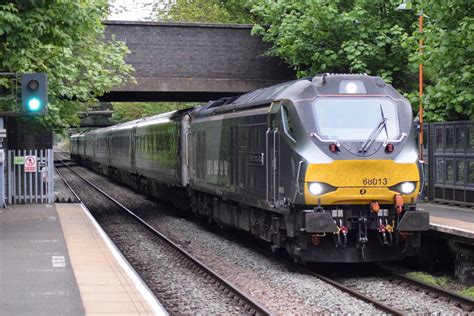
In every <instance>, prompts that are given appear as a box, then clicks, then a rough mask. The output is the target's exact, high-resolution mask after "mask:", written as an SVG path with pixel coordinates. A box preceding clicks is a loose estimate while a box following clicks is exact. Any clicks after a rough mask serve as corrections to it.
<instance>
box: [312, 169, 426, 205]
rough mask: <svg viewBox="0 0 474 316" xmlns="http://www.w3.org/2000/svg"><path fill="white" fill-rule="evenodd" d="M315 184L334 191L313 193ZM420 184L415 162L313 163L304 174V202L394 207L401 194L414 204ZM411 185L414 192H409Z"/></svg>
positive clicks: (405, 199) (405, 200)
mask: <svg viewBox="0 0 474 316" xmlns="http://www.w3.org/2000/svg"><path fill="white" fill-rule="evenodd" d="M313 183H322V184H324V185H325V186H327V187H331V188H333V189H332V190H326V191H323V192H322V193H321V194H319V195H318V194H313V193H314V192H311V190H310V189H311V186H312V184H313ZM419 183H420V176H419V171H418V167H417V165H416V163H396V162H394V161H392V160H336V161H333V162H331V163H325V164H310V165H309V166H308V168H307V171H306V175H305V202H306V204H308V205H317V204H323V205H331V204H367V203H370V202H372V201H379V203H381V204H393V201H394V196H395V195H396V194H401V195H402V197H403V200H404V202H405V203H413V202H414V200H415V199H416V197H417V196H418V193H419V189H420V188H419ZM408 186H410V187H414V189H412V190H409V191H408V190H407V189H408ZM403 190H405V191H403ZM410 191H411V192H410Z"/></svg>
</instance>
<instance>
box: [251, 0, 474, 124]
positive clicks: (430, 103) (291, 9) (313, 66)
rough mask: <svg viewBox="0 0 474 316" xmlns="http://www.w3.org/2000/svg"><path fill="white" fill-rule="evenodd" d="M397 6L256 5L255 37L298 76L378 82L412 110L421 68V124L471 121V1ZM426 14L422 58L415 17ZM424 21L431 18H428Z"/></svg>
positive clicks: (341, 1)
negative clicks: (354, 76) (364, 76)
mask: <svg viewBox="0 0 474 316" xmlns="http://www.w3.org/2000/svg"><path fill="white" fill-rule="evenodd" d="M400 3H401V1H400V0H388V1H387V0H336V1H334V0H311V1H303V0H298V1H292V0H256V1H254V3H253V7H252V11H251V12H252V14H253V15H254V16H255V17H256V20H257V24H256V25H255V27H254V29H253V34H257V35H261V36H262V37H263V39H264V40H265V41H267V42H270V43H272V48H271V49H270V51H269V52H268V54H269V55H272V56H279V57H280V58H282V59H284V60H285V61H286V62H287V63H288V64H289V65H290V66H292V67H293V68H294V69H295V70H296V71H297V74H298V76H300V77H301V76H306V75H314V74H316V73H323V72H339V73H360V72H365V73H368V74H370V75H379V76H381V77H383V78H384V79H385V80H386V81H388V82H391V83H392V84H393V85H394V86H395V88H397V89H400V90H402V91H403V92H404V93H405V95H406V96H407V97H408V98H409V99H410V101H411V102H412V104H413V105H414V107H415V110H417V106H418V103H419V97H418V64H419V62H423V64H424V67H425V85H426V89H425V96H424V97H425V99H424V104H425V107H426V110H425V112H426V118H428V119H429V120H443V119H450V120H453V119H468V118H471V119H472V118H473V117H474V110H473V105H472V104H473V95H474V94H473V90H472V89H473V88H472V87H473V82H472V73H473V67H474V61H473V55H474V38H473V31H474V23H473V17H472V14H471V15H469V12H470V13H472V12H473V6H474V2H472V1H469V0H449V1H443V0H433V1H423V2H422V3H423V6H421V5H420V3H418V2H417V1H409V6H408V7H409V8H411V9H412V10H411V11H405V12H404V11H396V10H395V8H396V7H397V6H398V5H399V4H400ZM421 8H423V9H424V12H425V15H426V16H427V17H426V18H425V25H426V27H425V33H424V34H423V35H422V36H423V37H424V38H425V50H424V52H423V54H421V55H420V54H419V52H418V50H419V46H418V39H419V38H420V36H421V35H420V34H419V32H418V23H417V18H416V12H418V11H419V10H420V9H421ZM428 17H429V18H428Z"/></svg>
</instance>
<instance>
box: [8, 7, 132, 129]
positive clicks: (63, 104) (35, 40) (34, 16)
mask: <svg viewBox="0 0 474 316" xmlns="http://www.w3.org/2000/svg"><path fill="white" fill-rule="evenodd" d="M107 10H108V4H107V0H81V1H58V0H16V1H10V2H8V3H5V2H1V4H0V69H1V70H3V71H9V72H17V73H26V72H46V73H47V74H48V83H49V102H50V104H49V110H48V115H47V116H46V117H44V118H42V122H43V125H46V126H50V127H52V128H53V129H54V130H56V131H63V130H64V129H65V128H67V127H69V126H72V125H76V124H78V123H79V119H78V118H77V116H76V114H75V112H76V111H77V110H85V109H86V108H88V107H91V106H94V105H96V104H97V99H96V97H97V96H100V95H102V94H103V93H105V92H106V91H108V90H109V89H110V88H111V87H112V86H117V85H120V84H123V83H124V82H125V81H127V80H130V79H131V77H130V74H131V72H132V68H131V67H130V66H128V65H126V64H125V62H124V57H125V55H126V54H127V53H128V49H127V47H126V46H125V44H124V43H122V42H118V41H116V40H114V39H113V38H112V39H107V40H106V39H105V38H104V29H105V26H104V25H103V24H102V21H103V20H105V19H106V18H107V12H108V11H107ZM10 107H14V104H10Z"/></svg>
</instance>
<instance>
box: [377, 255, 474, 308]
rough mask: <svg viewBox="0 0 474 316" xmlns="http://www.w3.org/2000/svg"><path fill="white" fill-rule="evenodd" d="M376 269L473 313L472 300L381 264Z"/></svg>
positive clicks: (473, 301) (473, 302)
mask: <svg viewBox="0 0 474 316" xmlns="http://www.w3.org/2000/svg"><path fill="white" fill-rule="evenodd" d="M377 267H378V268H379V269H380V270H381V271H383V272H385V273H388V274H389V275H390V276H392V277H393V278H395V279H400V280H402V281H403V282H406V283H409V284H411V285H414V286H418V287H420V288H423V289H425V290H427V291H428V292H431V293H436V294H438V295H440V296H443V297H445V298H447V299H449V300H450V301H451V303H453V301H455V302H458V304H459V305H458V307H461V308H462V309H463V310H467V311H468V312H471V311H474V300H472V299H470V298H468V297H465V296H462V295H459V294H457V293H454V292H451V291H449V290H446V289H443V288H441V287H439V286H436V285H432V284H428V283H425V282H423V281H419V280H416V279H414V278H411V277H409V276H406V275H403V274H401V273H399V272H397V271H394V270H393V269H391V268H389V267H387V266H385V265H382V264H378V265H377Z"/></svg>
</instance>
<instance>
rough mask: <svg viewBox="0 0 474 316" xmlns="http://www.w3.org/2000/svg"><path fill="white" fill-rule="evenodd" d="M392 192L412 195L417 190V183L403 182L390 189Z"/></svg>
mask: <svg viewBox="0 0 474 316" xmlns="http://www.w3.org/2000/svg"><path fill="white" fill-rule="evenodd" d="M389 189H390V190H392V191H396V192H400V193H402V194H412V193H413V192H414V191H415V189H416V182H409V181H407V182H402V183H399V184H397V185H394V186H393V187H390V188H389Z"/></svg>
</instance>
